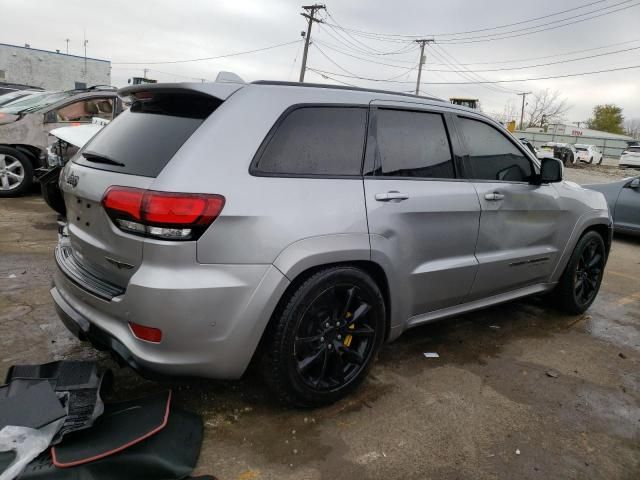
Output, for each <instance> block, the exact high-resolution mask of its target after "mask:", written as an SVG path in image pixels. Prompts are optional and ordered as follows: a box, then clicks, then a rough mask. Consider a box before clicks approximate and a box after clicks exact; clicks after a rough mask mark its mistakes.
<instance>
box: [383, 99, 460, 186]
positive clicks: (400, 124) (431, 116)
mask: <svg viewBox="0 0 640 480" xmlns="http://www.w3.org/2000/svg"><path fill="white" fill-rule="evenodd" d="M376 120H377V140H378V150H379V153H380V163H381V166H380V170H379V171H378V174H379V175H386V176H397V177H416V178H453V177H454V176H455V174H454V169H453V159H452V156H451V148H450V146H449V139H448V137H447V131H446V129H445V126H444V119H443V118H442V115H440V114H437V113H423V112H410V111H404V110H385V109H379V110H378V113H377V116H376Z"/></svg>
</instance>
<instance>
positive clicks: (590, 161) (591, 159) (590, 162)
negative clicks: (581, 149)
mask: <svg viewBox="0 0 640 480" xmlns="http://www.w3.org/2000/svg"><path fill="white" fill-rule="evenodd" d="M592 163H593V157H591V158H590V159H589V165H591V164H592Z"/></svg>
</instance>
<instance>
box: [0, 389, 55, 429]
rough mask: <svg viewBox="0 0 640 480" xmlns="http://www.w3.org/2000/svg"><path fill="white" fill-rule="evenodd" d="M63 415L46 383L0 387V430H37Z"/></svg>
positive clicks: (53, 393)
mask: <svg viewBox="0 0 640 480" xmlns="http://www.w3.org/2000/svg"><path fill="white" fill-rule="evenodd" d="M66 414H67V411H66V409H64V408H62V405H61V404H60V400H58V397H57V395H56V394H55V392H54V391H53V389H52V388H51V385H50V384H49V382H47V381H46V380H44V381H39V382H31V381H29V382H24V381H21V380H14V381H13V382H11V383H9V384H7V385H3V386H0V430H2V429H3V428H4V427H6V426H8V425H13V426H16V427H29V428H34V429H38V428H41V427H44V426H45V425H47V424H49V423H51V422H54V421H56V420H58V419H60V418H62V417H64V416H65V415H66Z"/></svg>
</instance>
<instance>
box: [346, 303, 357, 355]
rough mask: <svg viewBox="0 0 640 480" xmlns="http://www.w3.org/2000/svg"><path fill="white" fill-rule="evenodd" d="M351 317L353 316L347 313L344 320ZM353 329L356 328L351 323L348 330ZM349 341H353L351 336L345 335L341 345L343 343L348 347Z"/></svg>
mask: <svg viewBox="0 0 640 480" xmlns="http://www.w3.org/2000/svg"><path fill="white" fill-rule="evenodd" d="M352 315H353V314H352V313H351V312H347V314H346V315H345V316H344V317H345V318H346V319H349V318H351V317H352ZM355 328H356V326H355V324H353V323H352V324H351V325H349V330H353V329H355ZM351 340H353V336H352V335H347V336H346V337H344V342H343V343H344V345H345V347H350V346H351Z"/></svg>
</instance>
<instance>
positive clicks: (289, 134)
mask: <svg viewBox="0 0 640 480" xmlns="http://www.w3.org/2000/svg"><path fill="white" fill-rule="evenodd" d="M366 122H367V109H366V108H360V107H301V108H297V109H295V110H293V111H291V112H290V113H289V114H288V115H287V116H286V117H285V118H284V120H282V122H281V123H280V125H278V126H277V127H276V130H275V133H274V134H273V135H272V136H271V138H270V139H268V140H267V143H266V147H264V149H263V151H262V153H261V154H260V155H259V158H258V161H257V162H256V164H255V166H254V168H253V169H252V172H253V173H257V174H258V175H260V174H266V175H275V176H280V175H281V176H287V175H301V176H315V175H335V176H352V175H360V167H361V163H362V151H363V147H364V140H365V138H364V136H365V127H366Z"/></svg>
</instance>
